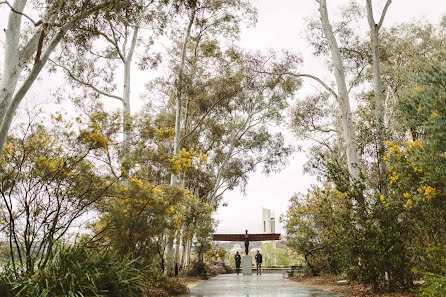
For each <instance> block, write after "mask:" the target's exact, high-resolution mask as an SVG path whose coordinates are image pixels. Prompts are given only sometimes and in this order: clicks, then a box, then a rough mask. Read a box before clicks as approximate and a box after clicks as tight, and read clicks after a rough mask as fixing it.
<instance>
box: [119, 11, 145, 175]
mask: <svg viewBox="0 0 446 297" xmlns="http://www.w3.org/2000/svg"><path fill="white" fill-rule="evenodd" d="M141 19H142V15H141V16H140V18H139V20H138V22H137V24H136V26H135V28H134V30H133V35H132V40H131V43H130V48H129V50H128V52H127V53H126V49H125V48H124V49H123V52H124V54H125V58H124V60H123V64H124V86H123V94H122V130H123V134H122V155H121V166H122V170H121V173H122V176H123V177H124V178H127V177H128V172H129V170H130V164H129V154H130V139H131V131H132V123H131V111H130V90H131V82H130V73H131V68H132V60H133V54H134V52H135V48H136V43H137V40H138V32H139V25H140V24H139V23H140V21H141ZM124 46H125V45H124Z"/></svg>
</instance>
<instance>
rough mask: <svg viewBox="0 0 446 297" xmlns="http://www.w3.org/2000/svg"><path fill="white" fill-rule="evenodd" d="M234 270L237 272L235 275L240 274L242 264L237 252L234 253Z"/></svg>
mask: <svg viewBox="0 0 446 297" xmlns="http://www.w3.org/2000/svg"><path fill="white" fill-rule="evenodd" d="M234 259H235V270H236V271H237V274H239V272H240V263H242V257H241V256H240V254H239V253H238V252H235V256H234Z"/></svg>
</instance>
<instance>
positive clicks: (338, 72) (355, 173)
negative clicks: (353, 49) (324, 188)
mask: <svg viewBox="0 0 446 297" xmlns="http://www.w3.org/2000/svg"><path fill="white" fill-rule="evenodd" d="M318 2H319V12H320V15H321V22H322V29H323V31H324V35H325V37H326V39H327V42H328V45H329V48H330V54H331V63H332V65H333V72H334V75H335V79H336V85H337V88H338V103H339V108H340V112H341V123H342V132H343V137H344V142H345V146H346V156H347V167H348V172H349V173H350V176H351V178H352V180H353V181H359V180H360V179H361V174H360V168H359V154H358V145H357V143H356V139H355V128H354V126H353V120H352V112H351V109H350V99H349V96H348V91H347V84H346V82H345V72H344V66H343V63H342V58H341V51H340V49H339V46H338V43H337V41H336V38H335V36H334V34H333V28H332V26H331V24H330V22H329V19H328V12H327V3H326V0H319V1H318Z"/></svg>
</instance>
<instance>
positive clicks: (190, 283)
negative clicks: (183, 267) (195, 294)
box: [178, 276, 203, 289]
mask: <svg viewBox="0 0 446 297" xmlns="http://www.w3.org/2000/svg"><path fill="white" fill-rule="evenodd" d="M178 280H180V281H181V282H182V283H183V284H185V285H186V286H187V287H188V288H189V289H191V288H193V287H195V286H196V285H198V284H199V283H201V282H202V281H203V280H202V279H201V278H200V277H198V276H197V277H188V276H181V277H178Z"/></svg>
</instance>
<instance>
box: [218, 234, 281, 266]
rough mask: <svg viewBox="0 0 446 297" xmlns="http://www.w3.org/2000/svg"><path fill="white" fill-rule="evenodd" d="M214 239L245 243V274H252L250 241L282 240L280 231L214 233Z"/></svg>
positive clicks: (243, 260) (243, 259)
mask: <svg viewBox="0 0 446 297" xmlns="http://www.w3.org/2000/svg"><path fill="white" fill-rule="evenodd" d="M213 240H214V241H243V242H244V243H245V254H246V255H245V256H243V258H242V262H243V264H242V265H243V275H251V274H252V256H248V253H249V242H250V241H269V240H280V233H263V234H248V230H245V234H213Z"/></svg>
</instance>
